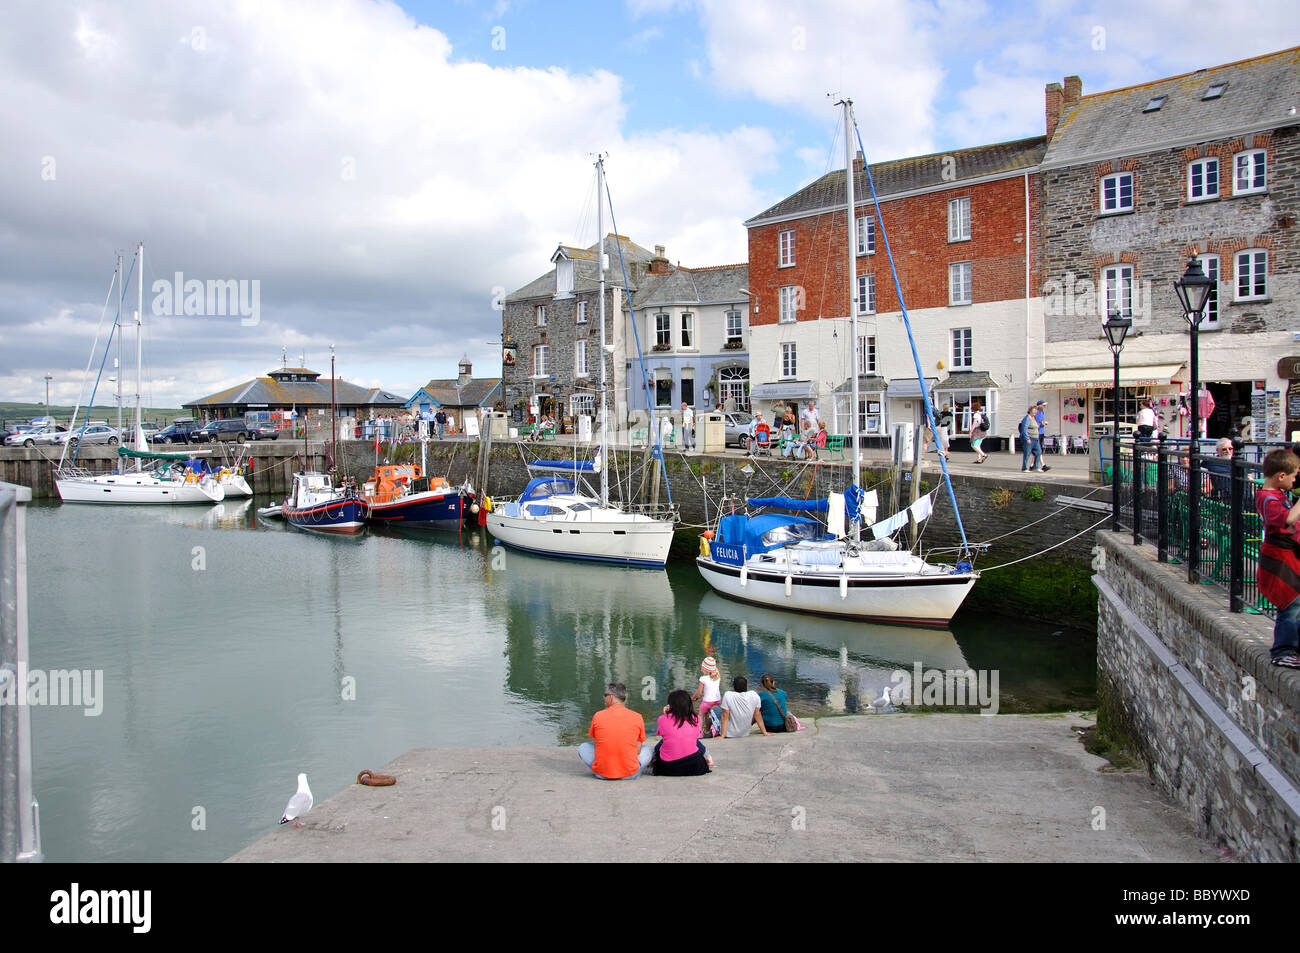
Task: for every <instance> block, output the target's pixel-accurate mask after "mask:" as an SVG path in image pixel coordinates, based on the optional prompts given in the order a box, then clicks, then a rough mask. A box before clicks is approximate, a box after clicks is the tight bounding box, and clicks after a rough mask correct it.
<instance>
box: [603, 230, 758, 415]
mask: <svg viewBox="0 0 1300 953" xmlns="http://www.w3.org/2000/svg"><path fill="white" fill-rule="evenodd" d="M748 275H749V269H748V268H747V267H746V266H745V265H716V266H713V267H708V268H683V267H681V266H680V265H678V266H673V265H671V264H669V262H668V259H667V258H665V257H664V246H662V245H656V246H655V257H654V258H653V259H651V261H650V267H649V269H648V270H647V272H646V274H645V277H644V278H642V279H641V282H640V285H639V287H638V288H637V290H636V293H635V294H634V295H633V296H632V304H633V307H634V308H635V312H636V320H637V334H638V335H639V337H640V341H641V348H642V352H643V353H644V354H645V357H646V376H647V378H648V381H649V388H650V399H651V400H653V401H654V404H655V407H656V409H658V410H663V411H672V412H673V413H674V414H675V415H676V416H677V418H680V416H681V406H682V404H683V403H686V404H688V405H689V406H690V407H691V408H692V409H693V410H695V411H697V412H702V411H706V410H712V409H713V406H714V404H715V403H718V402H723V403H725V404H726V405H727V406H728V407H731V408H733V409H735V410H742V411H743V410H747V409H748V408H749V350H748V348H747V337H748V334H749V322H748V321H747V320H746V319H747V317H748V312H749V307H748V297H747V295H748V291H747V289H746V283H747V282H748ZM623 321H624V325H625V328H626V330H625V331H624V339H625V340H627V341H629V344H630V342H631V341H632V331H631V321H632V315H631V312H630V311H629V310H628V309H627V308H626V307H625V308H624V310H623ZM635 356H636V350H635V347H634V346H632V347H631V350H630V352H629V354H628V356H627V358H626V361H625V363H626V365H627V371H628V374H629V389H628V395H627V399H628V407H629V408H630V411H631V413H633V414H638V413H643V412H645V411H646V410H647V408H648V404H647V400H646V387H645V385H644V384H642V382H641V379H640V376H639V373H638V369H637V366H636V361H635Z"/></svg>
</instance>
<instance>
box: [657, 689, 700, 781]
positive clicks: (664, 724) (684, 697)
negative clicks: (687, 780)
mask: <svg viewBox="0 0 1300 953" xmlns="http://www.w3.org/2000/svg"><path fill="white" fill-rule="evenodd" d="M656 731H657V733H658V734H659V735H662V736H663V740H662V741H660V742H659V744H657V745H655V756H654V761H653V762H651V770H652V771H653V772H654V773H655V774H657V775H668V776H672V777H686V776H688V775H695V774H708V773H709V770H710V769H711V768H712V767H713V759H712V758H710V757H709V753H708V752H707V751H706V750H705V749H704V744H703V743H702V742H701V741H700V721H699V719H698V718H696V717H695V706H694V705H692V704H691V696H690V695H688V694H687V693H686V691H685V690H684V689H680V688H679V689H677V690H676V691H674V692H672V693H671V694H669V696H668V704H667V705H665V706H664V713H663V714H662V715H660V716H659V721H658V723H657V728H656Z"/></svg>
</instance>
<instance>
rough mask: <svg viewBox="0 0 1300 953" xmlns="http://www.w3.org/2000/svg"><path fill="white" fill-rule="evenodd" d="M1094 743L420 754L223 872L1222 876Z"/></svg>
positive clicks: (874, 725)
mask: <svg viewBox="0 0 1300 953" xmlns="http://www.w3.org/2000/svg"><path fill="white" fill-rule="evenodd" d="M1090 723H1091V722H1090V720H1089V719H1088V718H1086V717H1084V716H1079V715H997V716H980V715H959V714H888V715H864V716H857V717H840V718H823V719H820V720H818V721H817V722H815V723H814V724H813V725H812V726H811V727H810V728H809V730H806V731H802V732H799V733H798V734H797V735H793V736H791V735H774V736H772V737H769V738H764V737H762V736H761V735H753V736H751V737H749V738H744V739H739V740H735V739H733V740H728V741H716V740H715V741H713V742H712V743H711V744H710V745H709V750H710V753H711V754H712V755H713V756H714V759H715V761H716V762H717V767H716V769H715V771H714V772H713V773H712V774H710V775H707V776H705V777H702V778H656V777H651V776H649V775H644V776H642V777H641V778H639V779H637V780H636V781H620V782H609V781H600V780H597V779H595V778H593V777H592V776H591V774H590V773H589V772H588V771H587V769H586V768H585V766H584V765H583V764H582V763H581V762H580V761H579V760H578V757H577V752H576V749H574V748H558V747H557V748H481V749H441V750H434V749H417V750H415V751H411V752H408V753H407V754H405V755H403V756H402V757H400V758H398V759H397V760H396V761H393V762H392V763H391V764H389V765H387V766H386V767H384V768H382V769H377V770H382V771H383V772H384V773H386V774H393V775H395V776H396V777H397V784H396V785H395V786H393V787H383V788H374V787H361V786H358V785H352V786H351V787H349V788H348V789H346V790H344V791H342V792H341V793H339V794H337V795H336V796H334V797H332V798H329V799H328V800H326V801H325V802H323V803H320V804H317V805H316V807H315V808H313V810H312V811H311V813H310V814H308V815H307V817H306V819H305V821H306V825H307V826H306V827H301V828H293V827H290V826H289V825H285V826H283V827H281V828H279V829H277V830H275V831H274V832H273V833H270V834H268V836H266V837H265V838H263V839H262V840H260V841H258V842H257V843H256V844H253V845H252V846H251V847H248V848H247V849H245V850H243V851H241V852H240V853H238V854H237V855H235V856H234V857H233V858H231V859H232V860H233V861H246V862H248V861H251V862H293V861H300V862H321V861H362V862H376V861H551V862H555V861H593V862H594V861H608V860H610V859H613V858H619V859H624V860H632V861H668V860H715V861H725V860H754V859H757V858H759V857H762V858H763V859H765V860H768V861H772V860H782V861H868V862H880V861H1013V862H1014V861H1040V862H1041V861H1124V862H1146V861H1160V862H1198V861H1200V862H1206V861H1214V860H1218V859H1219V854H1218V852H1217V851H1215V850H1213V849H1212V847H1211V846H1210V845H1208V844H1207V843H1206V842H1204V841H1201V840H1199V839H1198V838H1197V836H1196V834H1195V832H1194V830H1193V828H1192V824H1191V822H1190V820H1188V819H1187V818H1185V817H1184V816H1183V815H1182V814H1181V813H1179V812H1178V811H1177V810H1176V809H1175V808H1174V807H1172V806H1171V805H1170V804H1169V803H1168V802H1166V801H1165V800H1164V799H1163V798H1161V797H1160V795H1159V794H1158V793H1157V792H1156V791H1155V789H1154V788H1152V787H1151V785H1150V784H1149V783H1148V782H1147V780H1146V776H1145V775H1144V774H1142V773H1116V772H1106V771H1102V770H1101V769H1102V768H1103V767H1106V766H1107V762H1105V761H1103V760H1102V759H1100V758H1097V757H1094V756H1093V755H1090V754H1088V753H1087V752H1086V751H1085V750H1084V749H1083V746H1082V745H1081V744H1080V742H1079V740H1078V729H1081V728H1082V727H1085V726H1086V725H1088V724H1090ZM289 793H292V792H286V797H287V795H288V794H289ZM279 808H280V805H278V804H277V805H275V806H274V807H270V808H268V814H269V813H270V812H271V811H276V812H278V810H279ZM1098 809H1100V811H1099V810H1098ZM1102 811H1104V814H1103V813H1101V812H1102ZM1102 820H1104V828H1101V827H1100V822H1101V821H1102Z"/></svg>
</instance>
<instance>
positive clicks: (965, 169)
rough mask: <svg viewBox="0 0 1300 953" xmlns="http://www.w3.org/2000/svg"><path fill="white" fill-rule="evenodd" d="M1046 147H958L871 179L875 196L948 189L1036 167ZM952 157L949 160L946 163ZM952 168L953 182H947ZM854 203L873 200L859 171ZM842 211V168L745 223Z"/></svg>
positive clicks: (904, 162)
mask: <svg viewBox="0 0 1300 953" xmlns="http://www.w3.org/2000/svg"><path fill="white" fill-rule="evenodd" d="M1046 149H1047V137H1046V136H1035V137H1034V138H1032V139H1019V140H1017V141H1015V142H999V143H995V144H993V145H990V146H976V147H975V148H973V149H956V150H952V151H949V152H936V153H934V154H933V155H928V156H913V157H911V158H908V159H895V160H893V161H890V162H873V163H872V164H871V180H872V181H873V182H874V183H875V185H876V195H877V196H879V197H880V198H882V199H883V198H885V197H886V196H889V195H896V194H900V193H906V192H916V191H920V190H922V189H941V188H952V187H954V186H955V185H957V184H958V183H961V182H963V181H965V180H967V179H977V178H981V177H983V176H989V175H998V174H1001V173H1010V172H1024V171H1026V170H1029V169H1033V168H1035V167H1036V166H1037V165H1038V164H1039V163H1040V162H1041V161H1042V159H1043V153H1044V152H1045V151H1046ZM949 158H951V159H952V162H947V161H945V160H947V159H949ZM946 170H951V171H952V173H955V174H956V178H955V179H951V178H950V179H945V178H944V173H945V171H946ZM853 195H854V201H855V202H857V203H858V204H859V205H861V204H863V203H869V202H870V201H871V189H870V187H869V186H868V185H867V173H866V172H865V171H862V172H859V173H857V175H856V176H855V177H854V180H853ZM843 207H844V170H843V169H835V170H833V171H831V172H827V173H826V174H825V175H823V176H822V177H821V178H820V179H818V180H817V181H816V182H813V183H812V184H811V185H806V186H804V187H803V188H802V189H800V190H799V191H798V192H796V193H794V195H792V196H790V197H789V198H787V199H783V200H781V201H780V202H777V203H776V204H775V205H773V206H772V207H771V208H769V209H767V210H766V211H763V212H760V213H759V214H758V215H755V216H754V217H753V218H751V219H749V221H747V222H745V226H746V227H747V228H749V227H752V226H754V225H761V224H764V223H765V222H768V221H770V220H774V219H775V220H779V219H786V218H797V217H800V216H803V215H808V214H811V213H814V212H825V211H828V210H831V209H839V208H843Z"/></svg>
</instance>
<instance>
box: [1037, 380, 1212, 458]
mask: <svg viewBox="0 0 1300 953" xmlns="http://www.w3.org/2000/svg"><path fill="white" fill-rule="evenodd" d="M1180 376H1182V377H1185V376H1186V374H1185V372H1184V369H1183V365H1182V364H1135V365H1131V366H1127V367H1126V366H1125V365H1124V363H1123V362H1122V361H1121V363H1120V369H1119V408H1118V411H1119V413H1118V419H1119V429H1120V433H1121V434H1129V433H1131V432H1132V431H1133V428H1134V426H1135V424H1136V421H1137V415H1138V410H1139V409H1140V407H1141V405H1142V402H1143V401H1145V400H1147V399H1148V398H1150V399H1152V400H1154V401H1155V410H1156V418H1157V428H1158V429H1159V430H1161V431H1162V432H1166V433H1168V434H1169V435H1170V436H1171V437H1175V436H1181V435H1184V432H1185V430H1186V428H1187V425H1188V424H1187V421H1188V412H1187V405H1186V400H1185V398H1183V397H1180V391H1182V390H1183V388H1184V387H1185V386H1186V384H1185V383H1184V382H1181V381H1180V380H1179V378H1180ZM1030 386H1031V388H1032V389H1033V390H1035V391H1050V392H1053V394H1052V395H1051V396H1047V397H1045V398H1042V399H1045V400H1047V433H1048V435H1049V436H1051V437H1055V438H1057V440H1056V441H1054V444H1055V446H1054V449H1061V450H1086V449H1087V442H1088V438H1089V437H1096V436H1109V435H1110V434H1112V433H1113V432H1114V431H1113V428H1114V425H1115V424H1114V421H1115V420H1116V408H1115V401H1114V389H1115V368H1114V365H1111V366H1109V367H1082V368H1060V369H1049V370H1046V371H1044V372H1043V373H1042V374H1039V375H1038V377H1037V378H1035V379H1034V381H1033V383H1032V384H1031V385H1030ZM1017 410H1019V408H1017ZM1017 420H1019V415H1017Z"/></svg>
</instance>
